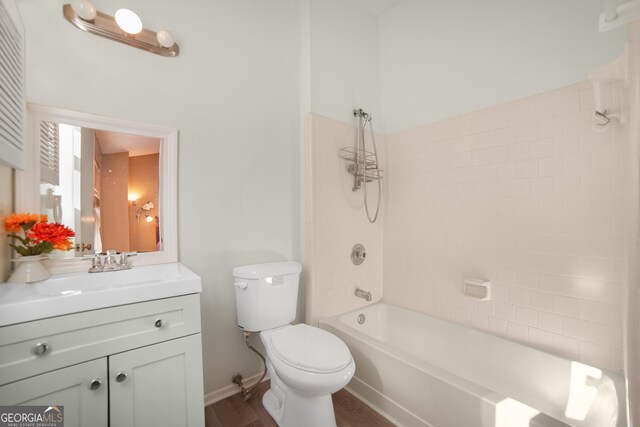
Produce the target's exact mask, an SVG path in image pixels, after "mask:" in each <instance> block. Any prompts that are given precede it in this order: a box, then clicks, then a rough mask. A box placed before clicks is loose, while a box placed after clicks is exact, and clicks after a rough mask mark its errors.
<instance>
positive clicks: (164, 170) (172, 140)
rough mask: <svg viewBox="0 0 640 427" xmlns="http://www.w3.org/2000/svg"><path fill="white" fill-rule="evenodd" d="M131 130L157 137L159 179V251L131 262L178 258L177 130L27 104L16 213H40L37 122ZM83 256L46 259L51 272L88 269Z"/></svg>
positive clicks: (17, 175) (124, 131)
mask: <svg viewBox="0 0 640 427" xmlns="http://www.w3.org/2000/svg"><path fill="white" fill-rule="evenodd" d="M43 120H45V121H51V122H57V123H64V124H69V125H73V126H79V127H85V128H91V129H99V130H108V131H114V132H122V133H132V134H137V135H142V136H149V137H153V138H160V140H161V141H160V165H159V166H160V174H159V175H160V179H159V183H158V184H159V188H158V198H159V200H160V202H159V205H160V206H159V210H158V213H159V216H160V218H162V220H161V221H160V236H161V239H162V250H161V251H157V252H145V253H139V254H138V256H135V257H132V258H131V261H132V264H133V265H134V266H136V265H150V264H166V263H171V262H177V261H178V203H177V201H178V129H176V128H169V127H164V126H156V125H151V124H147V123H139V122H133V121H129V120H124V119H117V118H112V117H105V116H98V115H94V114H87V113H80V112H77V111H70V110H64V109H61V108H55V107H49V106H45V105H38V104H32V103H28V104H27V128H26V141H25V155H26V162H25V168H24V170H22V171H16V179H15V190H16V191H15V207H16V211H17V212H40V144H39V143H37V135H38V134H39V123H40V121H43ZM86 259H87V258H83V257H74V258H64V259H51V260H48V261H46V265H47V268H48V269H49V271H51V273H53V274H61V273H69V272H77V271H88V269H89V267H90V263H88V262H87V261H86Z"/></svg>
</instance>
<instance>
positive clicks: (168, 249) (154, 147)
mask: <svg viewBox="0 0 640 427" xmlns="http://www.w3.org/2000/svg"><path fill="white" fill-rule="evenodd" d="M27 119H28V132H27V145H26V147H27V150H26V151H27V156H28V159H32V160H33V161H28V165H27V168H26V169H25V171H24V172H21V173H19V174H18V176H17V177H16V178H17V179H16V185H17V186H18V191H17V192H16V195H17V198H16V205H17V207H18V210H19V211H29V212H40V213H44V214H47V215H48V216H49V220H50V221H54V222H60V223H63V224H65V225H66V226H68V227H70V228H72V229H73V230H74V231H75V233H76V238H75V248H74V250H71V251H68V252H53V253H52V254H51V255H50V265H49V267H50V268H51V269H52V272H65V271H77V270H84V269H86V268H88V267H87V264H88V263H83V262H82V259H83V258H86V257H89V256H91V255H93V254H95V253H97V252H104V251H106V250H108V249H115V250H117V251H118V252H137V253H138V256H137V257H134V258H133V259H132V260H133V263H134V265H135V264H138V265H140V264H155V263H163V262H175V261H177V233H176V229H177V224H176V212H177V209H176V186H177V173H176V172H177V170H176V169H177V158H176V154H177V130H176V129H172V128H164V127H159V126H153V125H148V124H142V123H134V122H130V121H125V120H121V119H113V118H107V117H101V116H94V115H90V114H85V113H78V112H73V111H67V110H61V109H57V108H52V107H46V106H41V105H35V104H29V105H28V107H27Z"/></svg>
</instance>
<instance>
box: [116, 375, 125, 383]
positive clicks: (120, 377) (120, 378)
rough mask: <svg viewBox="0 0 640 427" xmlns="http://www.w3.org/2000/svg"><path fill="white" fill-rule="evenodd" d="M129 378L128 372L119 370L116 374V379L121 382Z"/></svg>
mask: <svg viewBox="0 0 640 427" xmlns="http://www.w3.org/2000/svg"><path fill="white" fill-rule="evenodd" d="M126 379H127V373H126V372H118V373H117V374H116V381H118V382H119V383H121V382H122V381H124V380H126Z"/></svg>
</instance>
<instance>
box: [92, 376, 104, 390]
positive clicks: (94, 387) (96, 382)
mask: <svg viewBox="0 0 640 427" xmlns="http://www.w3.org/2000/svg"><path fill="white" fill-rule="evenodd" d="M101 385H102V381H100V379H99V378H96V379H95V380H93V381H91V384H89V390H97V389H99V388H100V386H101Z"/></svg>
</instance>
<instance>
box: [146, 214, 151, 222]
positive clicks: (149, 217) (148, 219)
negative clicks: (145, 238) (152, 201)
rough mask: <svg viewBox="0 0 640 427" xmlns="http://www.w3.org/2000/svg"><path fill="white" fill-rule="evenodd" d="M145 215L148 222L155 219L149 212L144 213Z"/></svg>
mask: <svg viewBox="0 0 640 427" xmlns="http://www.w3.org/2000/svg"><path fill="white" fill-rule="evenodd" d="M144 216H145V220H146V221H147V222H151V221H153V217H152V216H151V215H149V214H144Z"/></svg>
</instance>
